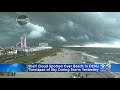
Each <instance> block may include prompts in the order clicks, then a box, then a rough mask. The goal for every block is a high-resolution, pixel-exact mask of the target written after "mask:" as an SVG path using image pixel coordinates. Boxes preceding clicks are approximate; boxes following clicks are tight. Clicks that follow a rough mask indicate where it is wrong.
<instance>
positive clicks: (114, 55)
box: [67, 47, 120, 64]
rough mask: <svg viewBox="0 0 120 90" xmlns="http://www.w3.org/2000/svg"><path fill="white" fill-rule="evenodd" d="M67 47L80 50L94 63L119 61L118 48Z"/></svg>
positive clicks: (119, 52) (119, 51)
mask: <svg viewBox="0 0 120 90" xmlns="http://www.w3.org/2000/svg"><path fill="white" fill-rule="evenodd" d="M67 49H71V50H75V51H80V52H81V53H82V54H83V55H86V56H88V57H90V58H91V59H93V62H95V63H114V64H116V63H120V48H96V47H94V48H93V47H92V48H91V47H67Z"/></svg>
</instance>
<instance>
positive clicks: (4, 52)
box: [0, 49, 17, 56]
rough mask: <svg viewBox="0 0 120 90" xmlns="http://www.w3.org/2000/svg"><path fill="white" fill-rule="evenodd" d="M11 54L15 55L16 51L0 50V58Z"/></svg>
mask: <svg viewBox="0 0 120 90" xmlns="http://www.w3.org/2000/svg"><path fill="white" fill-rule="evenodd" d="M13 54H17V50H11V49H5V50H0V56H1V55H13Z"/></svg>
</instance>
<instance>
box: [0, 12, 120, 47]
mask: <svg viewBox="0 0 120 90" xmlns="http://www.w3.org/2000/svg"><path fill="white" fill-rule="evenodd" d="M19 15H26V16H29V18H30V23H28V24H27V25H24V26H23V25H19V24H18V23H16V17H18V16H19ZM21 36H26V37H27V45H28V46H37V45H38V43H40V42H48V43H49V44H50V45H51V46H67V45H84V44H92V43H101V44H104V43H105V44H108V43H109V44H110V43H113V42H120V13H119V12H0V45H12V46H13V45H14V46H15V44H16V43H17V42H19V41H20V37H21Z"/></svg>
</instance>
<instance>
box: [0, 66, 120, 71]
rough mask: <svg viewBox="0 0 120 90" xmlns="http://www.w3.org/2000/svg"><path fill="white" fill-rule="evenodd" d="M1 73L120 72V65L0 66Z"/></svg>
mask: <svg viewBox="0 0 120 90" xmlns="http://www.w3.org/2000/svg"><path fill="white" fill-rule="evenodd" d="M0 72H120V64H0Z"/></svg>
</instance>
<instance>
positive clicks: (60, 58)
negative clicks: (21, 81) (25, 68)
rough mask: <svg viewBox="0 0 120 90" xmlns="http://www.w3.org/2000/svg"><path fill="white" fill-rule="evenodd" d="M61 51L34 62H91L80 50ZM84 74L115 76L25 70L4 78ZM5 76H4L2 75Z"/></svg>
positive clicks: (103, 75) (92, 74)
mask: <svg viewBox="0 0 120 90" xmlns="http://www.w3.org/2000/svg"><path fill="white" fill-rule="evenodd" d="M61 49H62V51H61V52H57V53H56V55H55V56H48V57H45V58H42V59H40V60H38V61H37V62H36V63H41V64H80V63H83V62H85V63H88V64H89V63H93V62H91V61H89V60H88V58H87V57H86V56H84V55H82V53H81V52H80V51H74V50H70V49H65V48H61ZM78 74H80V75H81V76H86V74H88V77H87V78H115V76H114V75H112V74H111V73H101V72H100V73H99V72H97V73H96V72H80V73H79V72H37V73H36V72H26V73H16V76H6V78H70V77H73V78H74V77H75V78H79V77H78ZM4 78H5V77H4Z"/></svg>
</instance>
